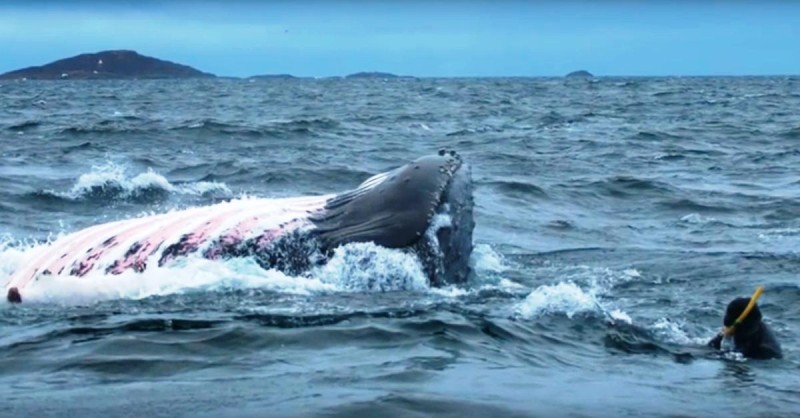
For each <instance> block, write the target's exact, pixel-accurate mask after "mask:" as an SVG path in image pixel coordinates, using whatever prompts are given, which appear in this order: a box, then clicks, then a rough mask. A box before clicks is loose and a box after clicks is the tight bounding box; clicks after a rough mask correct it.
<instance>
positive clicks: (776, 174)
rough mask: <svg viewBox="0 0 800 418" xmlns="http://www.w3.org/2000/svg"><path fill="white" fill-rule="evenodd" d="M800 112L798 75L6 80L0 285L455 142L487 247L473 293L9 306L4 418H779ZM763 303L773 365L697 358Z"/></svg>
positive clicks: (788, 372)
mask: <svg viewBox="0 0 800 418" xmlns="http://www.w3.org/2000/svg"><path fill="white" fill-rule="evenodd" d="M798 109H800V78H797V77H794V78H792V77H761V78H747V77H738V78H724V77H720V78H597V79H589V80H584V79H564V78H514V79H511V78H509V79H503V78H496V79H492V78H484V79H408V80H406V79H400V80H369V79H368V80H352V79H317V80H314V79H308V80H259V81H249V80H225V79H220V80H187V81H52V82H44V81H41V82H31V81H28V82H3V83H2V84H0V236H1V237H2V241H1V242H2V244H0V278H2V277H3V276H5V277H8V276H9V275H10V274H11V272H13V271H14V269H15V268H17V267H19V265H20V262H21V261H20V260H22V257H23V256H24V254H25V251H27V250H29V248H30V247H32V246H39V245H46V242H47V241H48V240H51V239H53V238H55V237H57V236H58V235H59V234H64V233H68V232H70V231H75V230H77V229H80V228H83V227H87V226H90V225H93V224H96V223H99V222H105V221H111V220H116V219H122V218H129V217H135V216H142V215H146V214H150V213H159V212H163V211H167V210H171V209H175V208H184V207H192V206H198V205H206V204H212V203H216V202H220V201H224V200H227V199H234V198H239V197H242V196H261V197H279V196H280V197H283V196H294V195H315V194H324V193H332V192H337V191H343V190H347V189H349V188H352V187H354V186H356V185H357V184H358V183H360V182H361V181H363V180H365V179H366V178H367V177H369V176H371V175H373V174H375V173H378V172H382V171H385V170H388V169H391V168H394V167H396V166H398V165H401V164H404V163H406V162H408V161H409V160H412V159H415V158H417V157H419V156H422V155H424V154H428V153H432V152H436V151H437V150H439V149H440V148H445V147H446V148H449V149H454V150H456V151H457V152H459V153H460V154H461V155H462V156H463V158H464V159H465V160H466V161H467V162H468V163H470V164H471V165H472V169H473V178H474V181H475V200H476V213H475V221H476V223H477V226H476V230H475V237H474V239H475V244H476V249H475V253H474V255H473V260H472V262H473V264H474V267H475V271H476V274H475V277H473V278H472V279H471V281H470V282H469V283H468V284H466V285H464V286H452V287H447V288H431V287H428V286H427V285H425V284H424V278H417V279H419V280H423V284H422V286H420V285H419V284H420V281H419V280H416V281H415V280H410V281H409V280H399V278H404V277H405V278H406V279H407V277H406V276H408V275H409V274H413V272H411V271H409V270H408V265H407V263H404V262H402V260H401V261H398V259H397V257H395V256H394V255H393V253H391V252H390V251H388V250H387V251H379V252H377V253H376V255H375V258H376V259H375V261H376V262H375V263H373V264H372V265H370V266H367V267H365V268H360V267H359V266H358V265H348V263H347V260H337V262H336V263H332V264H331V265H330V266H329V267H328V268H326V269H324V271H321V272H318V273H316V274H315V275H314V276H313V277H310V278H304V277H291V276H286V275H283V274H281V273H279V272H276V271H266V270H262V269H260V268H259V267H258V266H257V265H256V264H255V263H253V262H252V260H246V259H241V260H231V261H227V262H215V263H212V262H207V261H203V260H199V259H191V258H190V259H188V260H187V262H185V263H183V264H181V265H179V266H177V267H174V268H171V269H168V270H158V269H150V270H148V271H146V272H145V273H144V274H142V278H141V283H138V282H133V283H130V284H129V285H128V286H126V287H124V288H123V289H119V290H118V291H117V292H116V293H112V294H110V295H109V294H108V293H105V294H104V296H103V297H97V298H91V297H87V296H86V294H85V293H80V294H77V293H76V294H72V293H71V289H63V288H62V289H53V293H52V294H51V295H48V297H47V298H45V299H43V300H40V301H30V303H23V304H21V305H13V306H12V305H9V304H8V303H5V301H3V302H2V304H0V400H2V401H1V402H0V416H9V417H50V416H87V417H88V416H104V417H105V416H114V417H118V416H137V417H138V416H146V417H150V418H155V417H228V416H230V417H234V416H241V417H256V416H258V417H261V416H269V417H308V416H325V417H340V416H341V417H344V416H382V417H395V416H396V417H413V416H419V417H422V416H436V417H438V416H446V417H467V416H497V417H624V416H642V415H643V416H655V417H667V416H670V417H672V416H683V417H687V416H691V417H757V416H791V415H795V414H797V413H798V411H800V360H798V354H799V353H800V351H798V349H797V346H798V343H800V338H798V326H797V324H798V317H799V316H800V303H799V302H800V281H798V273H800V254H799V253H798V249H800V172H798V168H800V146H799V145H800V113H798ZM376 283H378V284H379V285H376ZM398 283H399V284H398ZM404 283H411V284H412V285H405V284H404ZM87 286H90V287H91V286H98V287H102V286H103V282H102V279H101V278H94V279H87ZM757 286H764V289H765V290H764V294H763V296H762V297H761V299H760V300H759V306H760V308H761V310H762V313H763V315H764V317H765V321H766V322H767V323H768V324H769V326H771V327H772V328H773V330H774V332H775V334H776V336H777V337H778V339H779V341H780V342H781V345H782V347H783V351H784V358H783V359H781V360H769V361H754V360H746V359H743V358H741V357H739V356H736V355H731V354H722V353H718V352H714V351H712V350H710V349H708V348H706V347H705V343H706V342H707V341H708V339H710V338H711V337H713V335H714V334H715V333H716V332H717V331H718V330H719V329H720V326H721V321H722V315H723V311H724V309H725V306H726V305H727V303H728V302H729V301H730V300H732V299H733V298H735V297H741V296H749V295H751V294H752V293H753V291H754V290H755V289H756V287H757Z"/></svg>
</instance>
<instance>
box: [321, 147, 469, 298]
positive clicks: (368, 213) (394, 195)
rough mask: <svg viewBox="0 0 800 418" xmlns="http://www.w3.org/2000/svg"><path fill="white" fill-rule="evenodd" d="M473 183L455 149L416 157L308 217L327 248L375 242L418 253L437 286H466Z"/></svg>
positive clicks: (323, 245) (432, 281)
mask: <svg viewBox="0 0 800 418" xmlns="http://www.w3.org/2000/svg"><path fill="white" fill-rule="evenodd" d="M472 191H473V186H472V174H471V168H470V166H469V165H468V164H467V163H466V162H465V161H463V159H462V158H461V157H460V156H459V155H458V154H457V153H455V152H454V151H445V150H442V151H439V152H438V153H437V154H433V155H427V156H424V157H421V158H418V159H416V160H414V161H412V162H410V163H408V164H405V165H403V166H401V167H398V168H396V169H393V170H391V171H387V172H385V173H380V174H377V175H375V176H372V177H370V178H369V179H367V180H366V181H364V182H363V183H362V184H361V185H360V186H358V187H357V188H355V189H353V190H350V191H347V192H344V193H340V194H338V195H336V196H335V197H333V198H331V199H330V200H328V201H327V202H326V204H325V207H324V209H323V210H322V211H320V212H319V213H316V214H313V215H312V216H311V218H310V220H311V222H312V223H313V224H314V225H315V227H316V228H315V229H316V230H315V235H316V236H317V237H318V238H319V242H320V245H321V246H322V248H323V250H328V251H330V250H332V249H334V248H336V247H338V246H340V245H344V244H347V243H353V242H370V241H371V242H374V243H375V244H377V245H380V246H382V247H386V248H395V249H406V250H409V251H412V252H414V253H415V254H416V255H417V256H418V257H419V260H420V262H421V264H422V266H423V268H424V270H425V273H426V275H427V276H428V280H429V282H430V284H431V285H433V286H444V285H448V284H462V283H464V282H466V281H467V279H468V277H469V274H470V272H471V268H470V262H469V259H470V256H471V254H472V249H473V242H472V234H473V230H474V228H475V222H474V219H473V207H474V200H473V195H472Z"/></svg>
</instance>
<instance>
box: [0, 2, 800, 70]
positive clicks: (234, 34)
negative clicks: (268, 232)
mask: <svg viewBox="0 0 800 418" xmlns="http://www.w3.org/2000/svg"><path fill="white" fill-rule="evenodd" d="M106 49H133V50H136V51H138V52H140V53H142V54H145V55H151V56H154V57H156V58H161V59H167V60H171V61H176V62H179V63H182V64H187V65H191V66H193V67H196V68H198V69H200V70H203V71H208V72H212V73H215V74H217V75H224V76H248V75H254V74H274V73H291V74H295V75H301V76H330V75H345V74H348V73H352V72H357V71H388V72H393V73H399V74H407V75H417V76H549V75H563V74H565V73H567V72H569V71H572V70H576V69H587V70H589V71H591V72H593V73H595V74H597V75H762V74H764V75H766V74H800V2H799V1H761V2H758V1H750V2H747V1H741V0H727V1H716V2H712V1H704V0H696V1H688V0H686V1H671V2H668V1H658V0H650V1H633V0H630V1H621V0H619V1H610V0H609V1H604V0H598V1H592V2H579V1H546V0H542V1H533V0H531V1H525V2H521V1H520V2H515V1H503V0H500V1H478V0H472V1H456V0H449V1H444V0H439V1H434V0H427V1H417V0H407V1H390V0H375V1H364V0H362V1H352V0H348V1H345V0H341V1H337V0H327V1H311V0H295V1H292V2H289V1H263V2H255V1H252V2H245V1H236V0H232V1H229V2H226V3H224V2H221V1H220V2H202V1H193V2H178V1H171V2H170V1H164V2H161V3H159V2H155V1H148V0H140V1H135V2H133V1H111V2H108V1H107V2H103V3H100V2H91V1H63V2H56V1H36V0H31V1H24V2H23V1H19V2H17V1H14V0H11V1H8V0H4V1H3V2H2V3H0V57H2V58H1V59H0V73H2V72H6V71H10V70H13V69H17V68H21V67H25V66H29V65H42V64H46V63H48V62H50V61H53V60H56V59H60V58H65V57H68V56H72V55H76V54H79V53H83V52H96V51H100V50H106Z"/></svg>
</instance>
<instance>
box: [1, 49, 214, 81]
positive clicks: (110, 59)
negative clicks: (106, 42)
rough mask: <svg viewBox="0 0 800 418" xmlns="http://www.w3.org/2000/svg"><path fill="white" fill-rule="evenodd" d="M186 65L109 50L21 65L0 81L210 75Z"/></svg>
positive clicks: (206, 76) (134, 52)
mask: <svg viewBox="0 0 800 418" xmlns="http://www.w3.org/2000/svg"><path fill="white" fill-rule="evenodd" d="M212 77H215V75H214V74H210V73H205V72H202V71H200V70H197V69H195V68H192V67H189V66H187V65H182V64H176V63H174V62H170V61H164V60H160V59H157V58H153V57H148V56H145V55H141V54H139V53H138V52H136V51H130V50H111V51H101V52H96V53H88V54H80V55H76V56H74V57H70V58H64V59H60V60H58V61H53V62H51V63H49V64H45V65H42V66H35V67H27V68H22V69H20V70H14V71H10V72H7V73H5V74H0V80H2V79H5V80H9V79H28V80H62V79H69V80H76V79H77V80H88V79H159V78H212Z"/></svg>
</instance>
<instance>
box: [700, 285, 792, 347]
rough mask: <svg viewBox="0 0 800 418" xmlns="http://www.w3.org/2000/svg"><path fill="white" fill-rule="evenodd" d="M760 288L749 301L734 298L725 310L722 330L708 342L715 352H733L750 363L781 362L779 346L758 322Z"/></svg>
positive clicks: (760, 322)
mask: <svg viewBox="0 0 800 418" xmlns="http://www.w3.org/2000/svg"><path fill="white" fill-rule="evenodd" d="M762 291H763V288H761V287H759V288H758V289H756V292H755V293H754V294H753V297H751V298H736V299H734V300H732V301H731V302H730V303H729V304H728V307H727V309H726V310H725V318H724V319H723V324H724V326H725V327H724V328H723V330H722V331H721V332H720V333H719V334H718V335H717V336H715V337H714V338H712V339H711V341H709V342H708V345H709V346H710V347H713V348H715V349H717V350H720V349H724V350H733V351H738V352H740V353H741V354H742V355H743V356H745V357H747V358H752V359H773V358H777V359H779V358H782V357H783V353H782V352H781V346H780V344H779V343H778V340H777V339H776V338H775V335H774V334H773V333H772V331H771V330H770V329H769V327H768V326H767V324H765V323H764V322H763V321H762V320H761V319H762V317H761V310H759V309H758V305H756V301H757V300H758V298H759V296H761V292H762Z"/></svg>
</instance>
